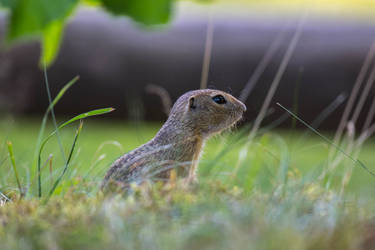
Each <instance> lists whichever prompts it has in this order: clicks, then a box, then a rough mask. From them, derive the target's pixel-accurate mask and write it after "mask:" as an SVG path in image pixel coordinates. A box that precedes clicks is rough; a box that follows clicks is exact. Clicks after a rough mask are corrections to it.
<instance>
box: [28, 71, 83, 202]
mask: <svg viewBox="0 0 375 250" xmlns="http://www.w3.org/2000/svg"><path fill="white" fill-rule="evenodd" d="M78 79H79V76H76V77H74V78H73V79H72V80H70V81H69V82H68V83H67V84H66V85H65V86H64V87H63V88H62V89H61V90H60V91H59V93H58V94H57V96H56V97H55V98H54V99H53V101H52V102H51V103H50V104H49V106H48V108H47V110H46V112H45V113H44V116H43V120H42V124H41V126H40V129H39V134H38V139H37V143H36V148H35V153H34V160H33V162H34V163H33V168H32V169H35V166H36V165H37V164H38V152H39V149H40V145H41V143H42V139H43V134H44V130H45V128H46V124H47V119H48V114H49V113H50V111H51V110H52V109H53V108H54V106H55V105H56V104H57V103H58V102H59V100H60V99H61V98H62V97H63V96H64V94H65V93H66V91H67V90H68V89H69V88H70V87H71V86H73V84H75V83H76V82H77V81H78ZM39 173H40V165H39V166H38V169H37V175H38V194H39V195H41V182H40V179H39Z"/></svg>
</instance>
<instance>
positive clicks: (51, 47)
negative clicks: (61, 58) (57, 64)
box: [2, 0, 79, 65]
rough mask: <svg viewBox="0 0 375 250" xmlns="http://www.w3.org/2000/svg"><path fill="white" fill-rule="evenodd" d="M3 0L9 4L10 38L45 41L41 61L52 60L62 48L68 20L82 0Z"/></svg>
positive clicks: (48, 62) (9, 40)
mask: <svg viewBox="0 0 375 250" xmlns="http://www.w3.org/2000/svg"><path fill="white" fill-rule="evenodd" d="M3 2H4V3H2V4H3V5H4V6H6V7H9V8H10V12H11V14H10V22H9V27H8V34H7V40H8V42H12V41H13V40H16V39H21V38H22V39H25V38H30V37H36V38H40V39H41V40H42V42H43V52H42V54H43V56H42V57H41V62H45V63H46V64H47V65H48V64H50V63H51V62H52V61H53V59H54V58H55V55H56V53H57V51H58V48H59V42H60V40H61V36H62V31H63V28H64V24H65V20H66V19H67V17H68V16H69V15H70V13H71V12H72V11H73V9H74V7H75V6H77V4H78V2H79V0H54V1H51V0H17V1H15V0H14V1H11V0H7V1H4V0H3Z"/></svg>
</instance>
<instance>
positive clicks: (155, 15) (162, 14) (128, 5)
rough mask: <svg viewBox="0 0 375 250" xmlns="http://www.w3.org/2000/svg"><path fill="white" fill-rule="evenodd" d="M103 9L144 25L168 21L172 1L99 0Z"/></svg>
mask: <svg viewBox="0 0 375 250" xmlns="http://www.w3.org/2000/svg"><path fill="white" fill-rule="evenodd" d="M101 2H102V4H103V6H104V8H106V9H107V10H108V11H109V12H111V13H113V14H115V15H127V16H130V17H131V18H133V19H134V20H135V21H137V22H140V23H142V24H145V25H151V24H165V23H167V22H168V21H169V19H170V16H171V12H172V11H171V10H172V2H173V0H133V1H130V0H128V1H124V0H101Z"/></svg>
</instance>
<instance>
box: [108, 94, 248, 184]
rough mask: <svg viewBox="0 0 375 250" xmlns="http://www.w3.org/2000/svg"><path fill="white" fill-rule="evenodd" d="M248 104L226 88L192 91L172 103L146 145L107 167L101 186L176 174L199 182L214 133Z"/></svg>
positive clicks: (238, 114) (237, 115)
mask: <svg viewBox="0 0 375 250" xmlns="http://www.w3.org/2000/svg"><path fill="white" fill-rule="evenodd" d="M245 111H246V106H245V105H244V104H243V103H242V102H240V101H239V100H237V99H236V98H234V97H233V96H231V95H230V94H227V93H225V92H223V91H219V90H212V89H203V90H194V91H189V92H187V93H185V94H184V95H182V96H181V97H180V98H178V100H177V101H176V103H175V104H174V105H173V107H172V110H171V111H170V114H169V117H168V120H167V121H166V122H165V123H164V125H163V126H162V128H161V129H160V130H159V132H158V133H157V134H156V136H155V137H154V138H153V139H151V140H150V141H149V142H147V143H146V144H144V145H142V146H140V147H138V148H136V149H134V150H133V151H131V152H129V153H127V154H125V155H123V156H121V157H120V158H119V159H117V160H116V161H115V162H114V163H113V164H112V166H111V167H110V169H109V170H108V172H107V174H106V176H105V178H104V181H103V183H102V187H105V186H106V185H107V184H108V182H109V181H110V180H112V181H114V182H116V183H121V184H125V185H128V184H130V183H132V182H135V183H141V182H142V181H143V180H145V179H147V178H150V177H157V178H159V179H164V180H165V179H168V178H169V176H170V174H171V172H172V169H175V170H173V171H176V172H175V173H176V174H177V176H181V177H187V178H186V180H187V182H188V183H190V182H192V181H196V170H197V165H198V160H199V157H200V154H201V152H202V149H203V147H204V144H205V141H206V140H207V138H209V137H210V136H211V135H214V134H217V133H220V132H221V131H222V130H224V129H226V128H229V127H231V126H232V125H234V124H235V123H236V122H237V121H238V120H239V119H240V118H241V117H242V114H243V112H245Z"/></svg>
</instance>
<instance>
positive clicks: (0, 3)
mask: <svg viewBox="0 0 375 250" xmlns="http://www.w3.org/2000/svg"><path fill="white" fill-rule="evenodd" d="M17 2H18V0H0V7H4V8H13V7H14V6H16V4H17Z"/></svg>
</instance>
